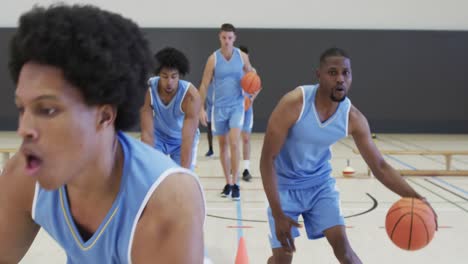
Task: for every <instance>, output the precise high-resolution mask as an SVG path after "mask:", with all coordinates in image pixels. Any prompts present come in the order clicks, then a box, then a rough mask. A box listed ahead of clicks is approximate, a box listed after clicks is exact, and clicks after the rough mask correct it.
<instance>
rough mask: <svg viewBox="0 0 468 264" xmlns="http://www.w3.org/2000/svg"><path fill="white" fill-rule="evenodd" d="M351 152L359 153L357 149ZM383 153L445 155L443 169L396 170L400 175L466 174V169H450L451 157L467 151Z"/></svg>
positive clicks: (388, 152)
mask: <svg viewBox="0 0 468 264" xmlns="http://www.w3.org/2000/svg"><path fill="white" fill-rule="evenodd" d="M353 152H354V153H356V154H360V153H359V150H357V149H353ZM380 152H381V153H382V154H384V155H431V156H434V155H442V156H444V157H445V170H398V172H399V173H401V175H407V176H468V170H451V169H450V167H451V165H452V157H453V156H464V155H468V151H463V150H381V151H380ZM367 175H369V176H370V175H371V171H370V168H369V167H367Z"/></svg>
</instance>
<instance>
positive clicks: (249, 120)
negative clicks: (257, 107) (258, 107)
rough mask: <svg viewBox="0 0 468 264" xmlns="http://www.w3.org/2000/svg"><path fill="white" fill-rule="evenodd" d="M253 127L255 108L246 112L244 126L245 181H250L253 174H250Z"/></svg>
mask: <svg viewBox="0 0 468 264" xmlns="http://www.w3.org/2000/svg"><path fill="white" fill-rule="evenodd" d="M252 127H253V108H252V107H250V108H249V110H247V111H246V112H245V116H244V125H243V126H242V132H241V137H242V157H243V161H242V169H243V170H242V179H243V180H244V181H250V180H251V179H252V175H251V174H250V134H251V133H252Z"/></svg>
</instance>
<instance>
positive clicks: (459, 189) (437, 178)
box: [382, 136, 468, 195]
mask: <svg viewBox="0 0 468 264" xmlns="http://www.w3.org/2000/svg"><path fill="white" fill-rule="evenodd" d="M387 137H388V136H387ZM395 140H396V141H400V142H402V143H404V144H410V145H413V146H415V147H417V148H420V149H422V150H429V149H427V148H424V147H421V146H418V145H416V144H414V143H410V142H405V141H402V140H398V139H395ZM382 141H385V140H382ZM385 142H386V143H387V144H390V145H393V146H396V145H395V144H394V143H392V142H388V141H385ZM396 147H398V148H401V147H399V146H396ZM385 156H387V157H390V156H388V155H385ZM422 157H424V158H427V159H430V158H429V157H426V156H424V155H422ZM392 158H393V157H392ZM393 159H394V160H395V161H398V162H400V164H403V165H405V166H407V167H409V168H411V169H413V170H416V168H414V167H412V166H411V165H409V164H405V163H402V162H401V161H399V160H397V159H395V158H393ZM430 160H433V159H430ZM432 178H433V179H434V180H437V181H438V182H440V183H443V184H445V185H447V186H450V187H452V188H454V189H456V190H458V191H460V192H462V193H464V194H466V195H468V191H466V190H464V189H463V188H460V187H458V186H455V185H453V184H451V183H449V182H447V181H445V180H443V179H441V178H439V177H432Z"/></svg>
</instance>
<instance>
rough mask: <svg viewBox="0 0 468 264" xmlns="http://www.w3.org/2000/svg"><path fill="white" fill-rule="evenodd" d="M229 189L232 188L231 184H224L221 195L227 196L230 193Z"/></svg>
mask: <svg viewBox="0 0 468 264" xmlns="http://www.w3.org/2000/svg"><path fill="white" fill-rule="evenodd" d="M231 189H232V186H231V185H229V184H226V185H225V186H224V189H223V191H222V192H221V197H229V196H230V195H231Z"/></svg>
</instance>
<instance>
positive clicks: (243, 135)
mask: <svg viewBox="0 0 468 264" xmlns="http://www.w3.org/2000/svg"><path fill="white" fill-rule="evenodd" d="M249 141H250V137H249V135H248V134H247V135H246V133H242V144H249Z"/></svg>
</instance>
